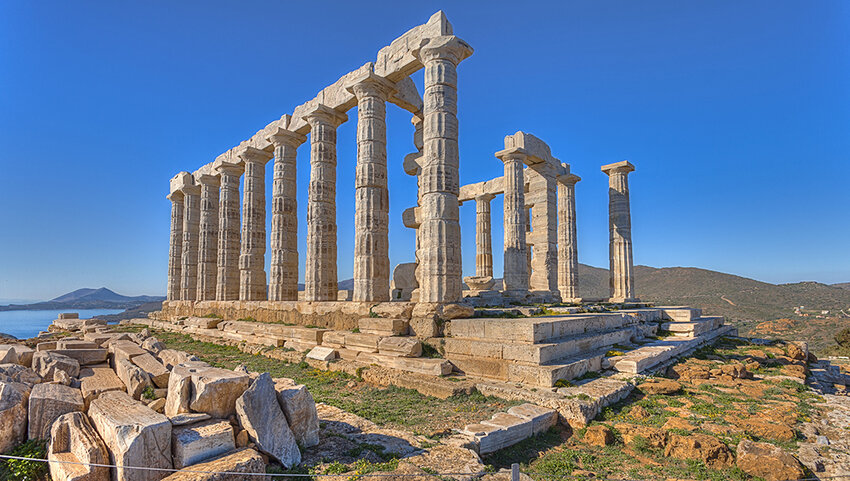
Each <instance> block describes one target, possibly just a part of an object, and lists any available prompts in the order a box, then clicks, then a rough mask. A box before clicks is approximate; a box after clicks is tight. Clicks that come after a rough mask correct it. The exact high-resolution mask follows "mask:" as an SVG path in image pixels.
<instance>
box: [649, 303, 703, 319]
mask: <svg viewBox="0 0 850 481" xmlns="http://www.w3.org/2000/svg"><path fill="white" fill-rule="evenodd" d="M659 309H661V311H662V312H663V313H664V318H665V319H670V320H672V321H675V322H687V321H692V320H694V319H696V318H698V317H700V316H702V309H699V308H696V307H686V306H682V307H678V306H677V307H659Z"/></svg>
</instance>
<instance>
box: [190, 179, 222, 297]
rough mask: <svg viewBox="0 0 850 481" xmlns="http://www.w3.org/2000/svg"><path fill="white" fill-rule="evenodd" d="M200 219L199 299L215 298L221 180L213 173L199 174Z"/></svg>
mask: <svg viewBox="0 0 850 481" xmlns="http://www.w3.org/2000/svg"><path fill="white" fill-rule="evenodd" d="M198 183H199V184H201V219H200V223H199V229H198V231H199V235H198V293H197V295H196V297H195V299H196V300H199V301H213V300H215V289H216V278H217V277H218V268H217V263H218V199H219V185H220V183H221V180H220V178H219V177H218V176H215V175H207V174H204V175H201V176H199V177H198Z"/></svg>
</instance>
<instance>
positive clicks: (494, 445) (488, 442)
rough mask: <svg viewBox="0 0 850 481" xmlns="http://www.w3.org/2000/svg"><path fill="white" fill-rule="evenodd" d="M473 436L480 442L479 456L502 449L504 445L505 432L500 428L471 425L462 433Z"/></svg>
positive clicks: (487, 425) (486, 425)
mask: <svg viewBox="0 0 850 481" xmlns="http://www.w3.org/2000/svg"><path fill="white" fill-rule="evenodd" d="M462 432H463V433H464V434H466V435H468V436H472V437H473V438H474V439H475V440H476V441H477V442H478V452H479V454H487V453H492V452H495V451H498V450H500V449H502V448H503V447H504V446H505V445H504V441H503V439H504V432H503V431H502V429H501V428H499V427H498V426H493V425H490V424H482V423H477V424H469V425H467V426H466V427H464V428H463V431H462Z"/></svg>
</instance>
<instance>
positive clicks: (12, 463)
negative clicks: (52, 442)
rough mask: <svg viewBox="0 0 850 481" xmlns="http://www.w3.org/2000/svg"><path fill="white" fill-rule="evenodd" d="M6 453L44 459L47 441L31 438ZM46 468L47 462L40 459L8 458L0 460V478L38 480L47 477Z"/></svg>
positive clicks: (11, 480) (24, 480)
mask: <svg viewBox="0 0 850 481" xmlns="http://www.w3.org/2000/svg"><path fill="white" fill-rule="evenodd" d="M7 454H8V455H10V456H18V457H23V458H32V459H46V458H47V441H45V440H41V439H35V440H33V439H31V440H29V441H27V442H25V443H24V444H21V445H19V446H17V447H15V448H14V449H12V451H10V452H9V453H7ZM47 470H48V467H47V463H43V462H40V461H25V460H20V459H8V460H5V461H2V462H0V479H4V480H7V481H38V480H43V479H47Z"/></svg>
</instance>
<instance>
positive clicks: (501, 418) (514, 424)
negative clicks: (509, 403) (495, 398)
mask: <svg viewBox="0 0 850 481" xmlns="http://www.w3.org/2000/svg"><path fill="white" fill-rule="evenodd" d="M481 424H484V425H487V426H495V427H497V428H499V429H501V430H502V431H503V433H501V436H502V447H508V446H513V445H514V444H516V443H518V442H520V441H523V440H525V439H528V438H530V437H531V436H532V435H533V431H532V425H531V421H527V420H525V419H523V418H521V417H518V416H514V415H512V414H508V413H496V414H494V415H493V417H492V418H490V419H488V420H486V421H481Z"/></svg>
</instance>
